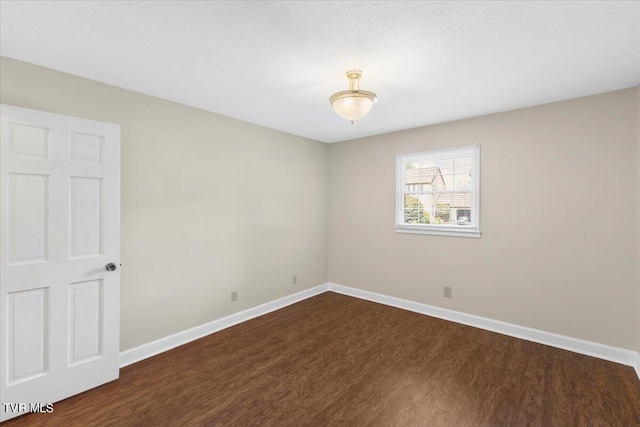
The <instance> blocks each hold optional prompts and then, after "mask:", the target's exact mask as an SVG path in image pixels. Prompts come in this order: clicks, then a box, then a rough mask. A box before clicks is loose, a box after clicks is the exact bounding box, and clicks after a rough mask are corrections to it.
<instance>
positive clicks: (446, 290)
mask: <svg viewBox="0 0 640 427" xmlns="http://www.w3.org/2000/svg"><path fill="white" fill-rule="evenodd" d="M442 295H443V296H444V297H445V298H451V297H452V295H451V286H445V287H444V288H442Z"/></svg>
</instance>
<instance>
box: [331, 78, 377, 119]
mask: <svg viewBox="0 0 640 427" xmlns="http://www.w3.org/2000/svg"><path fill="white" fill-rule="evenodd" d="M360 76H362V72H361V71H359V70H349V71H347V77H348V78H349V90H343V91H342V92H338V93H334V94H333V95H331V98H329V102H331V105H333V109H334V110H336V113H338V115H339V116H340V117H342V118H343V119H346V120H349V121H350V122H351V124H353V122H355V121H356V120H358V119H361V118H362V117H364V116H365V115H366V114H367V113H368V112H369V111H370V110H371V107H373V104H375V103H376V102H378V96H377V95H376V94H375V93H373V92H369V91H366V90H360Z"/></svg>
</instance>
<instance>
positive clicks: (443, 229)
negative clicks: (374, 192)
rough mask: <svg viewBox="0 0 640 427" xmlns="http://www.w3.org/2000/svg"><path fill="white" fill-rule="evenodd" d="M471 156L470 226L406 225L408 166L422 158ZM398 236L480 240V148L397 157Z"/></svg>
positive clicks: (472, 147) (445, 150)
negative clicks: (430, 236)
mask: <svg viewBox="0 0 640 427" xmlns="http://www.w3.org/2000/svg"><path fill="white" fill-rule="evenodd" d="M465 154H467V155H468V154H471V155H472V159H473V160H472V161H473V164H472V167H471V180H472V184H473V186H472V189H471V191H470V192H471V225H468V226H465V225H452V224H442V225H439V224H405V223H404V195H405V191H404V189H405V178H406V173H405V168H406V165H407V163H411V162H414V161H416V160H419V159H424V158H429V159H436V160H437V159H439V158H449V157H452V156H459V155H465ZM395 228H396V233H412V234H430V235H434V236H454V237H475V238H479V237H480V235H481V234H482V232H481V231H480V146H479V145H469V146H466V147H457V148H450V149H444V150H431V151H422V152H420V153H408V154H398V155H397V156H396V227H395Z"/></svg>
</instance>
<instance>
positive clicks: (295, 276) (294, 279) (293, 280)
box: [291, 274, 298, 285]
mask: <svg viewBox="0 0 640 427" xmlns="http://www.w3.org/2000/svg"><path fill="white" fill-rule="evenodd" d="M291 283H293V284H294V285H295V284H296V283H298V275H297V274H296V275H294V276H293V277H292V278H291Z"/></svg>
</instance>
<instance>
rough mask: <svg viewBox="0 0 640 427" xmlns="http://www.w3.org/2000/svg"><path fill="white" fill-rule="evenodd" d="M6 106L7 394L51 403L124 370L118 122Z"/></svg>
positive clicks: (2, 368) (3, 361)
mask: <svg viewBox="0 0 640 427" xmlns="http://www.w3.org/2000/svg"><path fill="white" fill-rule="evenodd" d="M0 108H1V109H0V112H1V120H2V122H1V130H0V131H1V134H0V136H1V144H0V154H1V155H0V160H1V163H0V206H1V209H0V229H1V233H0V248H1V250H0V347H1V348H0V385H1V389H0V396H1V400H2V403H27V404H29V403H45V404H46V403H52V402H56V401H58V400H61V399H65V398H67V397H69V396H72V395H74V394H77V393H80V392H82V391H85V390H87V389H89V388H92V387H96V386H98V385H100V384H103V383H105V382H107V381H111V380H113V379H116V378H117V377H118V356H119V343H118V341H119V317H120V310H119V307H120V306H119V303H120V270H119V268H118V269H117V270H116V271H113V272H108V271H106V270H105V266H106V265H107V264H108V263H114V264H116V266H118V267H119V265H120V128H119V126H117V125H113V124H108V123H101V122H95V121H91V120H85V119H78V118H74V117H68V116H62V115H57V114H51V113H45V112H41V111H34V110H27V109H23V108H17V107H12V106H6V105H2V106H1V107H0ZM0 410H1V411H2V412H1V413H0V420H5V419H9V418H12V417H14V416H17V415H19V414H18V413H10V412H5V406H4V405H2V406H1V407H0Z"/></svg>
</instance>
